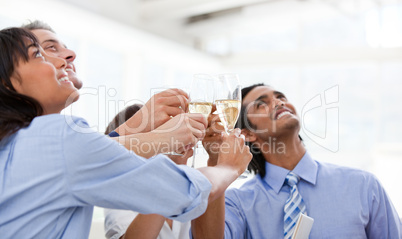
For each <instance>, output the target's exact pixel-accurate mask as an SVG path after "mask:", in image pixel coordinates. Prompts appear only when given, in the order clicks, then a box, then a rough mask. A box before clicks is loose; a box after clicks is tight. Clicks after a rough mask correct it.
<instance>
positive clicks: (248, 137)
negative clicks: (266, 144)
mask: <svg viewBox="0 0 402 239" xmlns="http://www.w3.org/2000/svg"><path fill="white" fill-rule="evenodd" d="M241 134H242V135H244V137H245V138H246V142H250V143H253V142H255V141H256V140H257V135H256V134H255V133H254V132H251V131H250V130H248V129H242V130H241Z"/></svg>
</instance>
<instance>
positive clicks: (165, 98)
mask: <svg viewBox="0 0 402 239" xmlns="http://www.w3.org/2000/svg"><path fill="white" fill-rule="evenodd" d="M188 100H189V97H188V94H187V93H186V92H184V91H183V90H180V89H168V90H165V91H162V92H160V93H158V94H155V95H154V96H152V97H151V99H149V101H148V102H147V103H145V105H144V106H143V107H142V108H141V109H140V110H139V111H138V112H137V113H136V114H135V115H133V116H132V117H131V118H130V119H128V120H127V121H126V122H125V123H124V124H122V125H121V126H119V127H118V128H117V129H116V132H117V133H119V134H120V135H128V134H134V133H145V132H149V131H152V130H154V129H156V128H158V127H159V126H161V125H163V124H164V123H166V122H167V121H168V120H170V119H171V118H172V117H175V116H176V115H179V114H181V113H184V112H186V111H187V107H188Z"/></svg>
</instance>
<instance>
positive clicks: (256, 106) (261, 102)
mask: <svg viewBox="0 0 402 239" xmlns="http://www.w3.org/2000/svg"><path fill="white" fill-rule="evenodd" d="M254 105H255V108H256V109H258V108H260V107H261V106H262V105H266V103H265V102H264V101H261V100H258V101H256V102H255V104H254Z"/></svg>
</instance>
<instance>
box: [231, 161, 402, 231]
mask: <svg viewBox="0 0 402 239" xmlns="http://www.w3.org/2000/svg"><path fill="white" fill-rule="evenodd" d="M288 172H289V170H287V169H284V168H281V167H278V166H275V165H272V164H270V163H266V176H265V177H264V178H261V177H260V176H259V175H257V176H255V177H254V178H253V179H251V180H250V181H248V182H246V183H245V184H244V185H243V186H242V187H241V188H240V189H230V190H228V191H227V192H226V218H225V238H236V239H238V238H254V239H261V238H264V239H270V238H272V239H278V238H283V224H284V223H283V215H284V212H283V207H284V205H285V202H286V200H287V198H288V196H289V190H290V188H289V186H284V181H285V177H286V175H287V174H288ZM293 172H294V173H296V174H297V175H299V176H300V178H301V180H300V182H299V183H298V189H299V192H300V194H301V195H302V197H303V200H304V202H305V203H306V206H307V214H308V215H309V216H310V217H312V218H314V224H313V227H312V229H311V233H310V239H325V238H336V239H351V238H353V239H360V238H373V239H383V238H392V239H400V238H402V233H401V227H402V226H401V221H400V219H399V217H398V214H397V212H396V211H395V209H394V207H393V205H392V203H391V201H390V199H389V198H388V196H387V194H386V192H385V191H384V189H383V188H382V186H381V185H380V183H379V182H378V180H377V179H376V178H375V177H374V176H373V175H372V174H370V173H368V172H365V171H362V170H358V169H351V168H347V167H341V166H336V165H332V164H327V163H321V162H317V161H314V160H313V159H312V158H311V157H310V155H309V154H308V153H306V154H305V155H304V156H303V158H302V159H301V161H300V162H299V163H298V165H297V166H296V168H295V169H294V170H293Z"/></svg>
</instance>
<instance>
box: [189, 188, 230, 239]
mask: <svg viewBox="0 0 402 239" xmlns="http://www.w3.org/2000/svg"><path fill="white" fill-rule="evenodd" d="M191 232H192V235H193V238H194V239H202V238H211V239H222V238H224V234H225V195H222V196H220V197H219V198H218V199H216V200H215V201H213V202H211V203H209V204H208V208H207V210H206V211H205V213H204V214H203V215H201V216H200V217H198V218H196V219H194V220H193V221H191Z"/></svg>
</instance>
